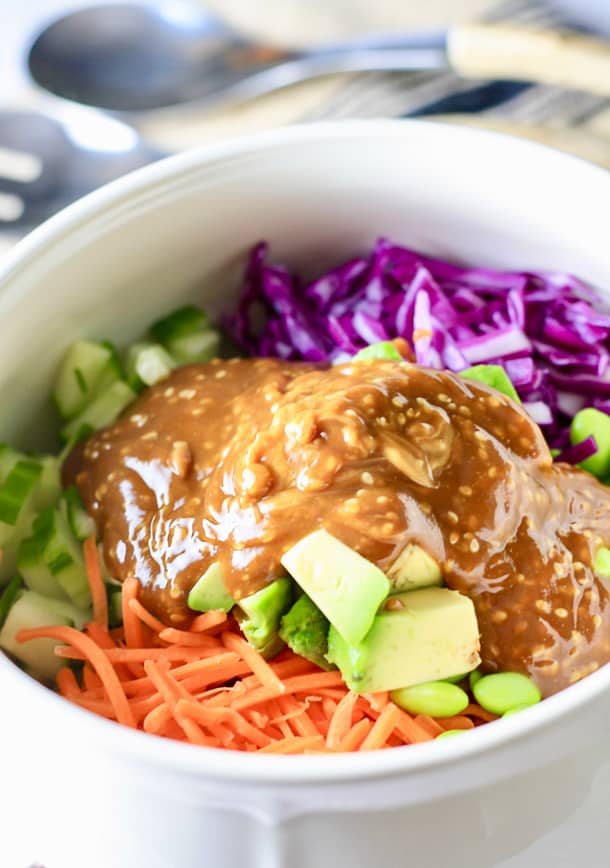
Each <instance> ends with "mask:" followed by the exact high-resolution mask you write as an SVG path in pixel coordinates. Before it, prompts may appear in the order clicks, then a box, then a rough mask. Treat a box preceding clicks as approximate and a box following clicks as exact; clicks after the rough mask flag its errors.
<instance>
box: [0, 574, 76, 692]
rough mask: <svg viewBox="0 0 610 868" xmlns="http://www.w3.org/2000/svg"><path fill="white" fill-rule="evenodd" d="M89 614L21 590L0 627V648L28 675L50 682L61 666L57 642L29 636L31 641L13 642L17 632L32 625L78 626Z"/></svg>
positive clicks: (32, 592)
mask: <svg viewBox="0 0 610 868" xmlns="http://www.w3.org/2000/svg"><path fill="white" fill-rule="evenodd" d="M89 617H90V616H89V613H87V612H83V611H80V610H79V609H77V608H76V607H75V606H73V605H71V604H70V603H68V602H61V601H59V600H50V599H48V598H47V597H43V596H41V595H40V594H37V593H35V592H34V591H23V593H22V594H21V596H19V597H18V599H17V600H16V601H15V602H14V603H13V605H12V607H11V609H10V611H9V613H8V615H7V618H6V621H5V622H4V626H3V627H2V629H1V630H0V648H2V649H3V650H4V651H7V652H8V653H9V654H11V655H12V656H13V657H15V658H16V659H17V660H18V661H19V662H20V663H21V664H22V665H23V666H24V667H25V668H26V669H27V670H28V671H29V672H31V673H32V675H35V676H36V677H37V678H40V679H42V680H44V681H51V680H52V679H53V678H54V677H55V676H56V675H57V673H58V672H59V670H60V669H61V667H62V666H63V665H64V661H63V660H61V658H59V657H56V656H55V654H54V648H55V646H56V645H57V641H56V640H55V639H33V640H32V641H31V642H17V639H16V636H17V634H18V633H19V631H20V630H25V629H30V628H33V627H50V626H60V625H66V626H69V627H77V628H78V629H80V628H81V627H82V626H83V624H84V623H85V622H86V621H87V620H88V618H89Z"/></svg>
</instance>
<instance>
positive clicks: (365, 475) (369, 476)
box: [360, 470, 375, 485]
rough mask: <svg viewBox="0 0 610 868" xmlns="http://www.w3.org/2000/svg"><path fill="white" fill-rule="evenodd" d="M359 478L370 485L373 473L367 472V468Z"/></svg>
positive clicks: (372, 480) (372, 481)
mask: <svg viewBox="0 0 610 868" xmlns="http://www.w3.org/2000/svg"><path fill="white" fill-rule="evenodd" d="M360 479H361V480H362V481H363V482H364V484H365V485H372V484H373V483H374V481H375V480H374V479H373V474H372V473H369V472H368V470H365V471H364V473H363V474H362V475H361V476H360Z"/></svg>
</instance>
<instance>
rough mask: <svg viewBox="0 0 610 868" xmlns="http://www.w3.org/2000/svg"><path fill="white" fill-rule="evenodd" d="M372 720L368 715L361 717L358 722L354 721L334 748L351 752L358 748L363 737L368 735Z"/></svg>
mask: <svg viewBox="0 0 610 868" xmlns="http://www.w3.org/2000/svg"><path fill="white" fill-rule="evenodd" d="M372 726H373V724H372V722H371V721H370V720H369V719H368V717H363V718H362V720H359V721H358V723H355V724H354V726H352V728H351V729H350V730H348V731H347V732H346V734H345V735H344V736H343V738H342V739H341V741H340V742H339V744H338V745H337V747H336V750H338V751H341V752H342V753H343V752H348V751H349V752H351V751H354V750H358V748H359V747H360V745H361V744H362V742H363V741H364V739H365V738H366V737H367V736H368V734H369V732H370V731H371V729H372Z"/></svg>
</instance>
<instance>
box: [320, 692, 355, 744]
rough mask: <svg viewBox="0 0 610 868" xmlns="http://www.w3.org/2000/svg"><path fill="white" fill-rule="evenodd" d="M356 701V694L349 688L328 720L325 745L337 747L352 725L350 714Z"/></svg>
mask: <svg viewBox="0 0 610 868" xmlns="http://www.w3.org/2000/svg"><path fill="white" fill-rule="evenodd" d="M357 701H358V694H357V693H354V692H353V691H351V690H350V691H349V693H346V694H345V696H344V697H343V699H342V700H341V702H339V704H338V705H337V707H336V709H335V712H334V714H333V716H332V718H331V720H330V724H329V727H328V733H327V735H326V746H327V747H332V748H337V747H339V745H340V744H341V741H342V739H344V738H345V736H346V735H347V733H348V732H349V730H350V728H351V725H352V715H353V713H354V708H355V706H356V702H357Z"/></svg>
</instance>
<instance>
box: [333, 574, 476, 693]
mask: <svg viewBox="0 0 610 868" xmlns="http://www.w3.org/2000/svg"><path fill="white" fill-rule="evenodd" d="M392 600H393V601H394V606H396V602H395V601H396V600H400V602H401V603H402V606H403V608H398V607H396V608H392V609H390V610H388V609H384V610H383V611H382V612H380V613H379V614H378V615H377V616H376V617H375V620H374V622H373V626H372V627H371V630H370V632H369V633H368V634H367V635H366V636H365V637H364V639H363V640H362V641H361V642H359V643H358V644H353V643H352V644H350V643H348V642H346V641H345V639H344V638H343V637H342V636H341V634H340V633H339V631H338V630H336V629H334V628H333V627H332V626H331V628H330V631H329V634H328V655H327V658H328V660H329V661H330V662H331V663H336V665H337V666H338V667H339V669H340V670H341V674H342V675H343V678H344V679H345V681H346V683H347V685H348V687H349V688H350V689H351V690H355V691H357V692H359V693H365V692H369V691H373V692H374V691H377V690H397V689H398V688H400V687H410V686H411V685H413V684H421V683H422V682H424V681H441V680H443V679H445V678H450V677H452V676H453V675H458V674H460V673H462V672H470V671H471V670H472V669H476V667H477V666H478V665H479V663H480V662H481V660H480V657H479V628H478V625H477V619H476V615H475V611H474V606H473V604H472V600H470V599H469V598H468V597H465V596H462V594H460V593H458V592H457V591H450V590H449V589H448V588H425V589H423V590H419V591H406V592H405V593H404V594H398V595H397V596H395V597H393V598H392Z"/></svg>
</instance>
